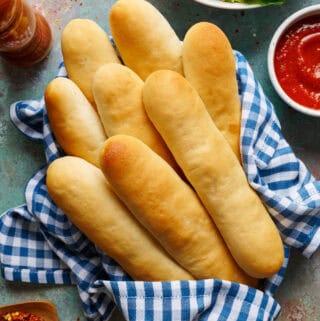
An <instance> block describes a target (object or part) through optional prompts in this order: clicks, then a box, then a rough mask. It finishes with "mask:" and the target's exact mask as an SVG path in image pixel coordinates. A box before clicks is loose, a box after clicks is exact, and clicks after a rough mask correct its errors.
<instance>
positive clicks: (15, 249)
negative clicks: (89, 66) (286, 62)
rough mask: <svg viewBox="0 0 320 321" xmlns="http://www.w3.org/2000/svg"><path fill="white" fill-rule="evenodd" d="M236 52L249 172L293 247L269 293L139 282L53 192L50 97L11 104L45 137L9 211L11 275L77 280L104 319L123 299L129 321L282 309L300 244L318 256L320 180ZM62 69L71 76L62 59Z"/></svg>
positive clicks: (15, 116) (267, 285)
mask: <svg viewBox="0 0 320 321" xmlns="http://www.w3.org/2000/svg"><path fill="white" fill-rule="evenodd" d="M235 57H236V62H237V77H238V83H239V93H240V96H241V101H242V129H241V150H242V156H243V165H244V169H245V171H246V174H247V176H248V179H249V182H250V184H251V185H252V187H253V188H254V189H255V190H256V191H257V192H258V193H259V194H260V196H261V198H262V200H263V201H264V202H265V204H266V206H267V207H268V209H269V211H270V213H271V215H272V216H273V218H274V220H275V222H276V224H277V226H278V228H279V230H280V231H281V235H282V238H283V240H284V242H285V244H286V245H285V262H284V265H283V267H282V268H281V270H280V271H279V273H278V274H277V275H275V276H273V277H272V278H270V279H267V280H265V282H264V285H263V290H261V291H260V290H256V289H253V288H250V287H247V286H245V285H240V284H238V283H233V282H229V281H224V280H218V279H211V280H200V281H175V282H134V281H132V280H131V279H130V278H129V277H128V276H127V275H126V274H125V273H124V272H123V270H122V269H121V268H120V267H119V266H118V265H117V264H116V263H115V262H114V261H113V260H112V259H110V258H109V257H107V256H105V255H104V254H102V253H101V252H100V251H99V250H98V249H97V248H96V247H95V246H94V245H93V244H92V243H91V242H90V241H88V239H86V237H84V235H83V234H82V233H81V232H80V231H79V230H78V229H77V228H76V227H75V226H74V225H73V224H72V223H71V222H70V221H69V220H68V219H67V217H66V216H65V215H64V214H63V212H62V211H61V210H60V209H59V208H57V207H56V206H55V204H54V203H53V202H52V201H51V199H50V197H49V196H48V193H47V188H46V185H45V175H46V169H47V166H48V164H50V163H51V162H52V161H53V160H54V159H56V158H58V157H60V156H62V155H63V151H62V150H61V148H60V147H59V146H58V145H57V143H56V142H55V140H54V137H53V135H52V132H51V129H50V126H49V124H48V119H47V114H46V110H45V105H44V100H43V99H41V100H39V101H36V100H32V101H21V102H17V103H15V104H13V105H12V106H11V109H10V113H11V118H12V120H13V122H14V124H15V125H16V126H17V127H18V129H19V130H21V131H22V132H23V133H24V134H25V135H26V136H28V137H30V138H31V139H35V140H41V141H43V143H44V149H45V155H46V159H47V164H46V165H45V166H44V167H43V168H41V169H39V170H38V171H37V172H36V173H35V175H34V176H33V177H32V178H31V179H30V180H29V182H28V184H27V186H26V189H25V197H26V205H23V206H20V207H17V208H14V209H12V210H9V211H7V212H6V213H4V215H3V216H2V217H1V220H0V259H1V262H2V265H1V268H2V274H3V276H4V277H5V278H6V279H7V280H15V281H25V282H35V283H56V284H58V283H60V284H61V283H63V284H71V283H73V284H76V285H77V287H78V289H79V295H80V298H81V301H82V303H83V309H84V313H85V315H86V316H87V317H88V318H90V319H95V320H99V321H100V320H101V321H102V320H107V319H108V317H109V316H110V314H111V312H112V310H113V309H114V307H115V305H116V306H118V307H119V309H120V310H121V311H122V313H123V315H124V317H125V318H126V319H127V320H130V321H136V320H137V321H144V320H145V321H151V320H155V321H160V320H164V321H170V320H174V321H180V320H181V321H187V320H218V321H223V320H225V321H231V320H232V321H234V320H238V321H244V320H252V321H253V320H259V321H260V320H275V319H276V318H277V316H278V315H279V312H280V306H279V304H278V303H277V302H276V301H275V300H274V298H273V297H272V296H273V294H274V292H275V290H276V288H277V287H278V286H279V284H280V283H281V281H282V279H283V277H284V273H285V269H286V266H287V263H288V257H289V248H290V247H295V248H298V249H299V250H300V251H301V252H302V253H303V254H304V255H305V256H306V257H310V256H311V255H312V254H313V253H314V252H315V251H316V250H317V248H318V247H319V244H320V229H319V225H320V182H318V181H316V180H315V178H314V177H312V175H311V174H310V172H309V171H308V170H307V169H306V167H305V166H304V165H303V163H301V162H300V161H299V160H298V159H297V158H296V157H295V155H294V154H293V152H292V150H291V148H290V146H289V145H288V143H287V142H286V141H285V139H284V138H283V136H282V134H281V129H280V125H279V122H278V120H277V117H276V114H275V112H274V109H273V106H272V104H271V103H270V102H269V100H268V99H267V98H266V97H265V95H264V93H263V90H262V88H261V87H260V85H259V83H258V82H257V80H256V79H255V78H254V75H253V73H252V70H251V69H250V67H249V65H248V63H247V61H246V60H245V58H244V57H243V56H242V55H241V54H240V53H239V52H235ZM58 76H62V77H64V76H66V71H65V69H64V66H63V64H61V65H60V67H59V74H58ZM89 214H90V213H88V215H89ZM92 214H93V215H94V213H92ZM213 250H214V249H213ZM257 255H263V253H257Z"/></svg>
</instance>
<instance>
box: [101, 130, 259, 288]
mask: <svg viewBox="0 0 320 321" xmlns="http://www.w3.org/2000/svg"><path fill="white" fill-rule="evenodd" d="M101 169H102V171H103V172H104V174H105V175H106V177H107V178H108V181H109V183H110V185H111V186H112V188H113V189H114V191H115V192H116V194H117V195H118V196H119V197H120V198H121V199H122V201H123V202H124V203H125V204H126V205H127V207H128V208H129V209H130V210H131V212H132V213H133V215H135V216H136V218H137V219H138V220H139V221H140V222H141V223H142V225H143V226H145V227H146V229H148V230H149V231H150V232H151V233H152V234H153V235H154V237H155V238H156V239H157V240H158V241H159V242H160V244H161V245H162V246H163V247H164V248H165V249H166V250H167V251H168V253H170V255H171V256H172V257H173V258H174V259H175V260H176V261H177V262H178V263H179V264H180V265H181V266H183V267H184V268H185V269H186V270H188V271H189V272H190V273H191V274H192V275H194V276H195V277H196V278H197V279H206V278H222V279H226V280H231V281H236V282H241V283H245V284H250V285H253V284H255V285H256V280H254V279H252V278H250V277H249V276H247V275H246V274H245V273H244V272H243V271H242V270H241V269H240V268H239V266H238V265H237V264H236V263H235V261H234V259H233V257H232V256H231V254H230V253H229V251H228V248H227V247H226V245H225V243H224V241H223V239H222V237H221V235H220V233H219V231H218V230H217V228H216V227H215V225H214V223H213V222H212V220H211V218H210V216H209V214H208V213H207V212H206V210H205V209H204V207H203V206H202V204H201V202H200V200H199V199H198V197H197V196H196V194H195V193H194V191H193V190H192V188H191V187H190V186H189V185H187V184H186V183H185V182H184V181H183V180H182V179H181V178H180V177H179V176H178V175H177V173H176V172H175V171H174V170H173V169H172V168H171V167H170V166H169V165H168V164H167V163H166V162H165V161H164V160H163V159H162V158H160V157H159V156H158V155H157V154H156V153H154V152H153V151H152V150H151V149H150V148H149V147H148V146H147V145H145V144H144V143H143V142H141V141H140V140H138V139H137V138H135V137H132V136H126V135H116V136H113V137H111V138H109V139H108V140H107V141H106V143H105V144H104V147H103V148H102V150H101Z"/></svg>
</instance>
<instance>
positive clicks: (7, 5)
mask: <svg viewBox="0 0 320 321" xmlns="http://www.w3.org/2000/svg"><path fill="white" fill-rule="evenodd" d="M51 44H52V34H51V29H50V26H49V24H48V22H47V21H46V19H45V18H44V17H43V16H42V15H41V14H40V13H39V12H38V11H36V10H34V9H32V8H31V7H30V6H29V5H28V3H27V2H26V1H24V0H0V54H1V56H2V57H3V58H5V59H6V60H8V61H10V62H12V63H14V64H16V65H20V66H31V65H34V64H36V63H38V62H40V61H42V60H43V59H44V58H45V57H47V55H48V53H49V51H50V49H51Z"/></svg>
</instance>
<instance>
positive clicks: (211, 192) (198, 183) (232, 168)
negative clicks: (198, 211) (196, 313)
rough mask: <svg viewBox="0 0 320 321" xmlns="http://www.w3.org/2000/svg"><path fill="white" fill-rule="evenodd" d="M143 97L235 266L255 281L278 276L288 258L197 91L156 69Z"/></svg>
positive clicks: (269, 218) (277, 234)
mask: <svg viewBox="0 0 320 321" xmlns="http://www.w3.org/2000/svg"><path fill="white" fill-rule="evenodd" d="M143 98H144V104H145V108H146V111H147V113H148V115H149V117H150V119H151V120H152V122H153V123H154V125H155V126H156V128H157V129H158V131H159V132H160V134H161V135H162V137H163V138H164V140H165V142H166V143H167V145H168V147H169V148H170V150H171V151H172V153H173V155H174V156H175V159H176V160H177V163H178V164H179V165H180V167H181V169H182V170H183V171H184V174H185V175H186V177H187V178H188V179H189V181H190V183H191V184H192V186H193V187H194V189H195V191H196V192H197V194H198V195H199V197H200V199H201V200H202V202H203V204H204V205H205V207H206V208H207V210H208V212H209V213H210V215H211V216H212V218H213V220H214V222H215V223H216V225H217V227H218V229H219V230H220V232H221V234H222V236H223V238H224V240H225V242H226V243H227V245H228V247H229V250H230V252H231V253H232V255H233V257H234V258H235V260H236V262H237V263H238V264H239V266H240V267H241V268H242V269H243V270H244V271H245V272H246V273H248V274H249V275H251V276H253V277H257V278H263V277H269V276H271V275H273V274H275V273H276V272H277V271H278V270H279V269H280V267H281V265H282V262H283V256H284V253H283V245H282V241H281V238H280V235H279V232H278V230H277V228H276V226H275V224H274V223H273V221H272V219H271V217H270V215H269V214H268V212H267V211H266V209H265V207H264V205H263V204H262V202H261V200H260V199H259V197H258V195H257V194H256V193H255V192H254V190H253V189H251V187H250V186H249V183H248V181H247V178H246V175H245V173H244V171H243V169H242V167H241V165H240V163H239V161H238V160H237V158H236V156H235V154H234V153H233V151H232V149H231V148H230V145H229V144H228V143H227V141H226V139H225V138H224V137H223V135H222V134H221V132H220V131H219V130H218V129H217V127H216V126H215V125H214V123H213V122H212V120H211V118H210V115H209V114H208V112H207V110H206V108H205V106H204V104H203V102H202V100H201V98H200V97H199V95H198V93H197V92H196V90H195V89H194V88H193V87H192V86H191V85H190V84H189V83H188V81H187V80H186V79H185V78H183V77H182V76H181V75H179V74H178V73H175V72H172V71H166V70H165V71H157V72H155V73H153V74H152V75H151V76H150V77H149V78H148V79H147V81H146V83H145V86H144V92H143Z"/></svg>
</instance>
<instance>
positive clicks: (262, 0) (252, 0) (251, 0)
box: [222, 0, 284, 4]
mask: <svg viewBox="0 0 320 321" xmlns="http://www.w3.org/2000/svg"><path fill="white" fill-rule="evenodd" d="M222 1H224V2H234V3H235V2H237V3H247V4H282V3H284V0H222Z"/></svg>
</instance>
